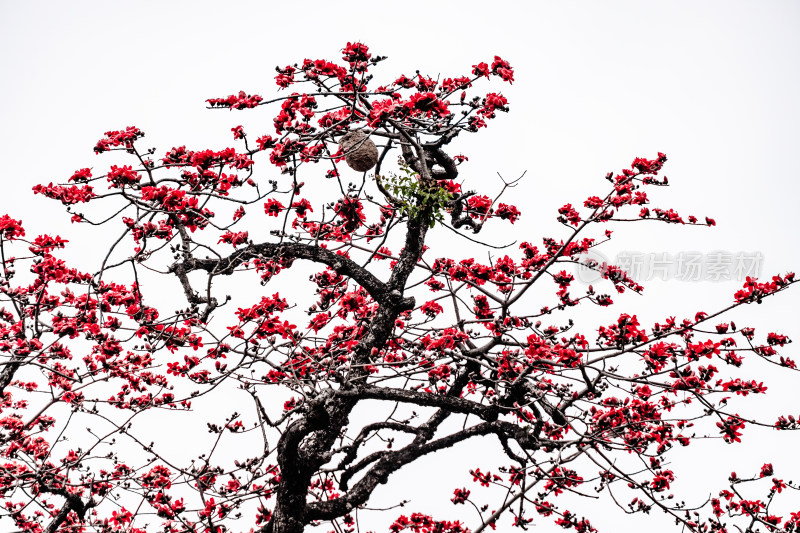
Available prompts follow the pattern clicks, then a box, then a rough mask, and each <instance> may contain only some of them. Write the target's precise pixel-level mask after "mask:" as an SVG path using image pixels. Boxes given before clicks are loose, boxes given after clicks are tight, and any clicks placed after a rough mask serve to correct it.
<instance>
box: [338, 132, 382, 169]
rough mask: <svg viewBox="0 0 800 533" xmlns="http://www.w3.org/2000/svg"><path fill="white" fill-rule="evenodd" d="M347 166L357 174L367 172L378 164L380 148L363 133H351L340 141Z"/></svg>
mask: <svg viewBox="0 0 800 533" xmlns="http://www.w3.org/2000/svg"><path fill="white" fill-rule="evenodd" d="M339 147H340V148H341V149H342V151H343V152H344V160H345V161H346V162H347V166H349V167H350V168H352V169H353V170H355V171H356V172H366V171H367V170H369V169H371V168H372V167H374V166H375V165H376V164H377V163H378V147H377V146H375V143H374V142H372V139H370V138H369V137H367V136H366V135H365V134H364V133H363V132H360V131H351V132H348V133H346V134H345V135H344V136H343V137H342V140H341V141H339Z"/></svg>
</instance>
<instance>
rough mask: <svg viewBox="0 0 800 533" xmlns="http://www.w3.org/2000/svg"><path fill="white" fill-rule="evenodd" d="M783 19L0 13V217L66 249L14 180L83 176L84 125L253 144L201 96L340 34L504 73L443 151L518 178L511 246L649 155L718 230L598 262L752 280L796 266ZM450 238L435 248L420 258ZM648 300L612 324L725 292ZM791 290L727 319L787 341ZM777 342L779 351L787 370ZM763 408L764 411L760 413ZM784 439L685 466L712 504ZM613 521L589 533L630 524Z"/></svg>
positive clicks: (684, 11)
mask: <svg viewBox="0 0 800 533" xmlns="http://www.w3.org/2000/svg"><path fill="white" fill-rule="evenodd" d="M799 25H800V3H798V2H796V1H764V2H737V1H715V2H711V1H707V2H696V1H673V2H624V1H610V2H602V3H601V2H592V1H585V2H539V1H534V2H524V3H523V2H503V1H493V2H470V1H462V2H430V1H414V0H412V1H405V2H375V3H366V2H360V3H353V2H339V1H313V2H280V3H278V2H208V1H182V2H178V1H171V2H164V1H138V2H133V1H132V2H124V3H123V2H102V1H92V2H89V1H70V2H55V1H51V2H34V1H32V2H12V1H8V0H3V1H1V2H0V50H2V54H1V55H0V156H1V157H2V161H3V165H2V167H1V169H0V173H2V182H3V184H4V188H3V191H2V192H1V193H0V202H1V203H0V213H8V214H9V215H11V216H12V217H14V218H21V219H23V222H24V223H25V224H26V228H27V229H28V230H29V233H31V234H35V233H40V232H48V231H52V229H51V228H53V227H57V228H58V232H59V233H61V235H62V236H64V237H66V238H71V236H72V235H73V232H74V234H75V235H79V234H80V231H79V228H78V227H77V226H72V227H70V225H69V221H68V218H67V216H66V215H65V214H64V213H63V212H62V211H61V210H59V209H56V208H55V205H54V203H53V202H52V201H48V200H44V199H42V198H41V197H34V196H33V194H32V193H31V187H32V186H33V185H34V184H37V183H41V182H44V183H47V182H49V181H56V182H57V181H64V180H66V178H67V177H69V175H71V173H72V172H73V171H74V170H76V169H78V168H82V167H86V166H93V165H95V164H96V163H95V161H96V156H95V155H94V153H93V152H92V147H93V146H94V144H95V142H96V141H97V139H99V138H100V137H101V135H102V134H103V132H105V131H108V130H113V129H120V128H123V127H125V126H129V125H135V126H137V127H139V128H141V129H142V130H144V131H145V132H146V134H147V137H146V139H147V141H148V143H149V145H152V146H157V147H158V150H157V154H161V153H163V152H165V151H166V150H168V149H169V148H170V147H172V146H179V145H183V144H185V145H187V146H194V147H200V146H203V147H205V146H208V147H222V146H227V145H230V144H231V134H230V128H231V127H232V126H235V125H237V124H253V125H254V126H253V127H254V128H258V129H261V130H263V131H265V132H266V131H268V130H270V129H271V126H270V125H269V123H268V124H266V125H264V126H259V124H260V123H261V122H260V121H267V122H271V117H270V116H269V111H270V110H264V109H260V110H258V111H252V112H249V113H237V112H235V111H234V112H227V111H210V110H205V109H204V107H205V104H204V100H205V99H206V98H210V97H219V96H226V95H228V94H231V93H233V92H236V91H239V90H240V89H241V90H245V91H248V92H251V93H252V92H255V93H259V94H262V95H265V96H266V95H270V94H273V93H274V92H275V89H276V87H275V85H274V83H273V78H274V76H275V71H274V67H275V66H276V65H286V64H290V63H294V62H296V61H302V59H303V58H305V57H312V58H318V57H324V58H330V59H338V58H339V57H340V49H341V48H342V47H343V45H344V44H345V43H346V42H347V41H354V40H360V41H362V42H364V43H366V44H368V45H369V46H370V48H371V50H372V51H373V53H377V54H382V55H388V56H389V60H388V61H386V62H384V63H382V64H381V66H380V68H379V70H377V72H376V74H377V76H378V77H380V76H381V74H383V75H385V76H386V79H387V80H389V79H394V78H393V76H395V75H396V74H399V73H401V72H403V73H406V74H412V73H413V72H414V70H416V69H419V70H421V71H422V72H423V73H426V74H430V75H434V76H435V75H437V74H439V73H441V74H442V75H443V76H447V75H460V74H462V73H466V72H467V71H468V70H469V69H470V67H471V65H473V64H474V63H476V62H478V61H486V60H491V58H492V57H493V56H494V55H495V54H497V55H500V56H502V57H503V58H505V59H507V60H508V61H509V62H510V63H511V64H512V65H513V66H514V68H515V82H514V84H513V86H508V85H503V86H502V87H499V88H500V89H501V90H502V92H503V94H504V95H505V96H507V98H508V99H509V101H510V105H511V112H510V113H509V114H507V115H502V116H500V117H499V118H498V119H496V120H494V121H493V123H491V124H490V125H489V128H488V129H487V130H483V131H481V132H480V134H479V135H473V136H471V138H469V139H464V140H463V141H462V142H461V144H460V145H459V149H460V150H462V151H463V153H465V154H467V155H469V157H470V162H469V163H468V165H467V166H465V167H462V168H463V169H464V170H463V171H462V174H463V175H465V176H467V179H471V180H476V181H475V183H477V180H482V179H486V180H487V182H488V183H496V182H494V181H492V180H494V179H495V178H494V176H495V175H496V173H497V172H500V173H501V174H503V175H504V176H507V177H516V176H517V175H519V174H521V173H522V172H523V171H526V170H527V176H526V181H525V184H524V185H523V186H521V187H520V188H518V189H517V191H516V192H515V199H514V200H515V203H516V204H517V205H518V206H519V207H520V209H521V210H522V211H523V213H524V218H523V219H521V221H520V223H518V224H517V226H515V227H514V228H513V229H514V230H515V231H516V233H515V234H514V236H513V238H516V239H520V240H531V241H538V240H539V239H540V237H541V236H542V235H543V234H547V233H548V232H549V231H550V230H551V229H553V228H554V224H553V219H554V215H555V210H556V209H557V208H558V207H560V206H561V205H563V204H564V203H567V202H572V203H573V204H574V203H579V202H581V201H582V200H583V199H584V198H585V197H586V196H588V195H590V194H596V193H599V192H602V191H604V190H605V182H604V181H603V180H602V176H603V175H605V173H606V172H608V171H611V170H618V169H620V168H622V167H624V166H627V165H628V164H629V163H630V162H631V160H632V159H633V158H634V157H636V156H644V157H653V156H655V154H656V152H658V151H661V152H665V153H666V154H667V155H668V156H669V162H668V163H667V166H666V169H665V174H666V175H667V176H669V178H670V182H671V184H672V186H671V187H670V188H669V189H666V190H659V191H655V192H653V193H651V194H650V195H651V197H652V198H654V199H655V201H654V204H655V205H656V206H658V205H662V206H669V207H675V208H676V209H677V210H678V211H679V212H681V214H695V215H698V216H699V217H700V218H701V219H702V216H705V215H710V216H712V217H713V218H715V219H716V221H717V224H718V225H717V227H715V228H710V229H704V228H681V227H674V226H663V227H662V226H660V225H659V226H656V225H645V224H641V225H636V226H635V227H632V228H630V229H628V228H625V230H620V231H619V232H618V233H619V237H620V238H619V239H616V240H615V241H614V243H612V246H611V248H610V250H614V251H619V250H628V251H637V252H642V253H651V252H652V253H670V254H678V253H680V252H687V251H699V252H703V253H709V252H712V251H725V252H733V253H735V252H747V253H756V252H758V253H760V254H761V256H762V257H763V263H762V267H763V272H764V275H772V274H773V273H783V272H785V271H787V270H798V269H800V247H799V246H798V244H800V239H798V237H797V228H798V222H799V221H800V210H798V209H797V202H798V200H799V199H800V186H799V185H798V179H799V178H800V171H799V170H798V165H797V162H796V160H797V154H798V148H799V147H800V99H799V98H798V96H797V95H798V94H800V32H798V31H797V28H798V27H800V26H799ZM496 237H497V238H506V237H507V232H505V234H503V235H500V234H497V235H496ZM437 239H438V240H437ZM448 239H449V236H448V235H447V234H444V235H442V236H441V237H439V236H437V235H434V236H433V239H432V241H431V243H430V244H431V245H432V246H435V245H436V243H437V242H438V243H439V244H440V245H442V246H446V245H447V240H448ZM76 240H78V241H79V237H76ZM84 242H88V241H84ZM615 247H616V248H615ZM92 251H93V250H87V254H86V260H87V261H90V263H89V264H93V263H91V261H92V260H96V259H97V257H96V256H93V255H92V254H91V253H90V252H92ZM645 285H646V289H648V290H647V291H646V294H647V296H646V297H645V298H633V297H631V298H630V299H627V300H625V302H626V307H625V309H622V307H621V306H617V309H616V310H615V312H616V311H623V310H628V309H630V310H631V311H632V312H638V313H639V314H640V316H646V317H648V320H643V322H644V323H646V324H650V323H652V321H653V320H654V319H656V318H662V317H663V316H665V315H667V314H681V313H691V314H694V312H695V311H697V310H700V309H711V308H716V307H719V306H721V305H722V304H724V303H727V302H729V301H730V299H731V295H732V294H733V292H734V291H735V290H736V289H737V288H738V287H739V286H741V282H740V281H733V280H727V281H721V282H694V283H690V282H685V281H677V280H670V281H666V282H654V283H649V284H645ZM795 292H796V291H791V292H790V293H788V294H783V295H780V296H779V297H777V298H775V299H770V300H769V301H768V302H766V303H765V304H764V305H762V306H758V307H757V308H756V306H751V307H749V308H747V309H745V310H744V313H742V315H746V316H752V317H753V320H751V322H753V323H755V324H757V325H762V326H765V327H766V325H767V324H770V325H772V324H774V328H773V329H775V330H777V331H779V332H782V333H785V334H788V335H789V336H790V337H793V338H795V339H797V340H799V341H800V325H798V321H797V312H796V309H797V305H798V303H799V302H800V298H799V297H798V294H795ZM717 304H719V305H717ZM637 306H638V307H637ZM737 321H738V320H737ZM795 346H797V345H796V344H795V345H790V347H789V348H790V349H788V350H786V352H787V353H788V354H789V355H790V356H794V358H795V359H798V358H800V357H798V354H797V350H796V348H794V347H795ZM792 379H794V380H795V381H794V383H795V385H796V379H797V378H796V377H792ZM789 385H791V384H789ZM785 390H791V389H790V388H786V389H785ZM781 400H782V399H781V398H780V397H773V398H772V401H773V402H775V403H773V404H770V406H768V407H767V408H773V407H774V408H775V410H776V412H777V407H778V404H779V403H780V401H781ZM795 411H797V409H796V408H795ZM795 414H797V412H795ZM781 437H783V438H782V439H773V438H772V436H771V435H766V436H764V437H763V438H762V440H758V439H759V437H757V436H754V437H753V438H751V439H750V440H749V441H748V439H745V443H744V445H743V446H742V447H739V448H734V447H725V446H722V445H721V444H720V443H715V444H714V446H716V448H713V449H710V452H709V453H712V454H713V457H714V459H718V461H716V462H711V463H708V462H706V459H705V458H698V457H697V456H696V455H694V456H693V457H688V458H687V460H697V461H698V462H697V463H696V464H706V465H708V464H712V465H717V466H718V468H716V467H714V466H709V467H708V468H709V471H714V472H717V473H718V474H719V475H721V476H722V477H721V478H720V479H718V480H716V479H715V480H714V483H713V486H709V490H712V489H714V488H719V486H720V485H721V483H723V482H724V480H725V477H726V475H727V471H728V470H729V469H730V464H731V463H734V462H735V463H741V464H746V463H747V460H748V458H749V457H750V456H749V455H747V454H749V453H751V452H754V451H757V450H758V451H763V450H764V449H774V451H775V456H776V457H777V458H773V462H774V463H776V466H777V465H778V463H780V462H781V461H782V462H783V464H785V465H786V467H788V468H792V467H793V468H794V472H793V474H794V476H792V475H789V474H788V473H787V474H784V477H786V478H792V477H794V479H800V469H798V467H797V466H796V465H792V461H791V458H790V456H789V451H790V450H795V449H796V448H797V447H798V444H799V443H800V441H798V438H797V436H795V435H782V436H781ZM767 438H769V439H770V440H764V439H767ZM699 449H700V448H698V450H699ZM698 450H692V449H691V448H690V450H689V454H690V455H691V454H696V453H698ZM734 454H735V455H734ZM753 457H755V456H754V455H753ZM780 458H783V459H780ZM759 460H760V459H756V458H754V459H753V462H754V463H756V462H758V461H759ZM700 461H702V463H701V462H700ZM760 464H761V463H760V462H759V463H758V464H754V465H752V468H757V467H758V466H760ZM709 476H710V474H709ZM700 477H701V480H702V478H705V479H707V477H705V475H704V476H700ZM695 481H697V480H696V479H695ZM414 490H417V489H416V488H415V489H414ZM701 492H702V491H701ZM444 503H446V504H447V505H448V506H449V505H450V504H449V502H447V500H446V499H445V500H444ZM446 511H447V513H448V514H451V513H452V512H453V509H452V507H451V506H450V507H447V509H446ZM613 516H615V515H613V514H610V515H608V517H609V518H606V520H607V521H606V522H605V523H603V521H602V519H601V520H597V519H595V522H597V524H596V525H598V526H599V525H604V526H606V529H607V530H608V529H610V528H611V527H613V528H615V529H618V530H619V529H622V530H627V529H628V525H626V524H625V523H621V524H616V525H615V523H614V520H615V519H614V518H612V517H613ZM629 520H630V519H629ZM638 520H642V519H641V518H640V519H638ZM654 520H655V518H654ZM468 523H469V522H468ZM545 523H546V522H545ZM640 523H641V522H640ZM632 524H633V522H629V525H630V530H632V529H633V525H632Z"/></svg>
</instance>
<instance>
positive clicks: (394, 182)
mask: <svg viewBox="0 0 800 533" xmlns="http://www.w3.org/2000/svg"><path fill="white" fill-rule="evenodd" d="M380 179H381V181H382V182H383V185H384V187H385V188H386V190H387V191H388V192H389V193H390V194H391V195H392V196H393V197H394V198H395V199H396V200H397V201H398V202H399V203H400V205H399V206H398V207H399V208H400V209H401V210H402V211H403V213H404V214H406V215H407V216H408V217H409V218H412V219H417V218H420V217H422V218H423V220H424V222H425V223H427V224H428V226H430V227H431V228H432V227H433V226H434V225H435V224H436V222H437V221H438V222H443V221H444V213H445V211H446V208H447V203H448V202H450V201H451V200H452V199H453V195H452V194H450V192H448V191H447V189H445V188H444V187H442V186H441V185H440V184H439V183H437V182H436V181H427V182H426V181H423V180H421V179H420V176H419V174H418V173H416V172H414V171H413V170H412V169H411V167H409V166H408V165H406V164H401V165H400V173H397V174H395V173H394V172H390V173H389V175H388V176H381V177H380Z"/></svg>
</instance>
